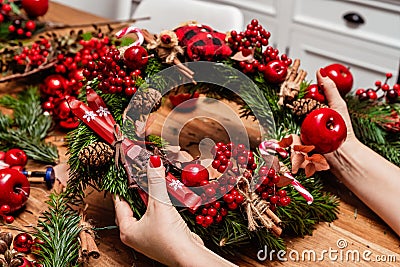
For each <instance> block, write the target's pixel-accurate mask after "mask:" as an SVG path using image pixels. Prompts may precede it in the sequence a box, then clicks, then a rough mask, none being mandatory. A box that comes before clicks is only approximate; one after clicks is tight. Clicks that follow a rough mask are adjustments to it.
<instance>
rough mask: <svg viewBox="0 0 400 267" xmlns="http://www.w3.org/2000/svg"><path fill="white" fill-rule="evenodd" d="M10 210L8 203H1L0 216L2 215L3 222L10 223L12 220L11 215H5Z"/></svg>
mask: <svg viewBox="0 0 400 267" xmlns="http://www.w3.org/2000/svg"><path fill="white" fill-rule="evenodd" d="M10 212H11V208H10V206H8V205H2V206H1V207H0V216H1V217H3V221H4V222H5V223H8V224H11V223H13V222H14V217H13V216H11V215H7V214H9V213H10Z"/></svg>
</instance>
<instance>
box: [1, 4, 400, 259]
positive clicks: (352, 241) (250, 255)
mask: <svg viewBox="0 0 400 267" xmlns="http://www.w3.org/2000/svg"><path fill="white" fill-rule="evenodd" d="M44 19H45V20H48V21H54V22H64V23H68V24H81V23H94V22H101V21H106V20H105V19H102V18H99V17H96V16H93V15H90V14H87V13H84V12H80V11H77V10H74V9H71V8H68V7H65V6H62V5H59V4H55V3H51V2H50V9H49V12H48V14H47V15H46V16H45V17H44ZM22 86H23V84H20V83H15V82H11V83H8V84H0V94H4V93H14V92H17V91H18V90H21V88H22ZM2 112H8V111H6V110H2ZM163 112H165V114H166V112H167V111H166V110H162V111H161V113H160V114H164V113H163ZM165 114H164V115H165ZM189 130H190V128H189ZM63 138H64V135H63V134H62V133H53V134H52V136H50V137H49V140H50V141H52V142H55V143H56V144H57V145H58V147H59V152H60V160H61V161H66V159H67V158H66V155H65V152H66V147H65V145H64V139H63ZM28 168H30V169H31V170H32V169H41V168H43V166H40V165H38V164H35V163H33V162H29V166H28ZM327 179H329V180H330V181H329V183H328V184H329V185H328V187H329V188H328V189H329V190H331V191H332V192H333V193H335V194H337V195H338V196H339V197H340V198H341V202H340V213H339V215H338V216H339V218H338V219H337V220H336V221H334V222H333V223H321V224H319V225H317V226H316V230H315V231H314V233H313V235H312V236H306V237H304V238H287V239H286V241H287V247H288V248H287V253H290V252H291V251H292V252H291V253H292V254H291V255H292V256H295V254H294V253H295V252H296V251H297V252H298V253H299V255H300V260H299V261H292V260H289V261H286V262H281V261H278V260H275V261H272V262H270V261H268V260H266V261H259V260H257V252H258V249H256V248H254V249H250V250H246V251H244V252H243V253H242V254H241V255H237V256H235V257H230V260H232V261H233V262H235V263H237V264H239V265H240V266H266V265H268V266H316V265H318V266H396V263H394V262H386V263H385V262H377V261H375V260H374V259H376V258H375V257H376V256H386V257H387V256H392V257H395V259H396V261H397V262H400V239H399V237H398V236H397V235H396V234H395V233H394V232H393V231H392V230H391V229H390V228H389V227H388V226H387V225H386V224H385V223H384V222H382V220H380V219H379V218H378V217H377V216H376V215H375V214H374V213H373V212H372V211H371V210H370V209H368V208H367V207H366V206H365V205H363V204H362V203H361V202H360V201H359V200H358V199H357V198H356V197H355V196H353V195H352V194H351V192H350V191H348V190H347V189H346V188H345V187H344V186H343V185H342V184H340V183H339V182H338V181H337V180H336V179H335V178H334V177H329V178H327ZM49 193H50V192H49V191H48V190H47V189H46V188H45V187H43V186H41V185H34V186H33V187H32V191H31V197H30V199H29V201H28V203H27V206H26V209H25V210H24V211H23V212H22V213H20V214H19V215H18V217H17V219H16V222H15V225H16V226H20V227H27V228H28V229H29V226H31V225H32V224H35V222H36V221H37V218H38V214H39V213H40V211H41V210H42V209H43V207H44V205H43V202H44V201H45V200H46V197H47V195H48V194H49ZM87 193H88V197H87V199H86V201H87V203H88V204H89V210H88V218H89V219H92V220H93V221H94V223H95V224H96V226H97V227H104V226H111V225H114V209H113V205H112V201H111V198H110V196H106V197H104V194H103V193H101V192H96V191H94V190H88V191H87ZM393 212H396V211H393ZM397 212H399V211H397ZM98 234H99V237H100V238H99V240H98V241H99V249H100V252H101V257H100V258H99V259H97V260H91V261H90V264H89V266H98V267H99V266H100V267H101V266H122V267H124V266H126V267H128V266H154V265H158V264H157V263H154V262H153V261H152V260H150V259H148V258H147V257H145V256H143V255H141V254H139V253H136V252H134V251H133V250H132V249H130V248H128V247H126V246H125V245H123V244H122V243H121V241H120V240H119V233H118V231H117V230H103V231H99V232H98ZM338 240H345V241H346V242H347V243H346V244H347V247H346V248H344V249H343V250H340V249H338V246H337V241H338ZM308 250H314V251H315V252H316V253H317V257H319V256H321V253H322V252H323V251H324V250H326V251H329V250H339V251H342V252H343V253H342V255H343V260H340V259H341V258H340V257H339V259H338V260H331V259H330V258H329V254H325V257H324V260H322V261H318V262H315V261H312V260H307V259H308V252H307V251H308ZM355 250H358V251H359V252H360V253H361V255H362V253H363V252H365V251H371V253H372V254H370V255H369V257H370V259H371V261H369V262H368V261H363V260H362V259H361V261H360V262H357V263H355V262H354V261H351V260H352V259H353V258H351V254H349V253H351V251H355ZM303 252H304V253H305V254H304V253H303ZM346 252H348V253H347V254H348V255H350V261H346V260H345V257H346ZM302 253H303V254H304V255H305V258H306V260H303V261H302V260H301V256H302ZM333 253H334V252H333ZM275 255H276V254H275ZM335 255H338V256H340V253H339V254H335V253H334V254H332V257H334V256H335ZM260 256H263V254H260ZM281 256H282V254H281ZM286 257H288V254H286ZM333 259H334V258H333ZM196 260H200V259H196ZM392 260H393V258H392ZM397 264H398V263H397Z"/></svg>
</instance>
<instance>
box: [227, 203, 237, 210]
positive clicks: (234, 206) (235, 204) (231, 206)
mask: <svg viewBox="0 0 400 267" xmlns="http://www.w3.org/2000/svg"><path fill="white" fill-rule="evenodd" d="M237 208H238V204H237V203H236V202H232V203H229V204H228V209H230V210H235V209H237Z"/></svg>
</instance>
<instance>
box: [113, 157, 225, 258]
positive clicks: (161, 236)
mask: <svg viewBox="0 0 400 267" xmlns="http://www.w3.org/2000/svg"><path fill="white" fill-rule="evenodd" d="M149 162H150V161H149ZM147 177H148V186H149V201H148V206H147V210H146V213H145V214H144V215H143V217H142V218H141V219H140V220H137V219H135V218H134V217H133V212H132V210H131V208H130V207H129V204H128V203H127V202H125V201H124V200H122V199H121V198H120V197H118V196H116V197H115V199H114V204H115V212H116V223H117V225H118V226H119V230H120V236H121V240H122V242H123V243H124V244H126V245H128V246H130V247H132V248H134V249H135V250H137V251H139V252H141V253H143V254H144V255H146V256H148V257H150V258H152V259H155V260H157V261H159V262H161V263H164V264H167V265H169V266H181V265H184V266H192V265H195V266H232V265H231V264H230V263H228V262H227V261H225V260H224V259H222V258H220V257H219V256H218V255H216V254H214V253H213V252H211V251H209V250H208V249H206V248H205V247H204V245H203V241H202V240H201V238H200V237H199V236H197V235H196V234H194V233H192V232H191V231H190V229H189V228H188V226H187V225H186V223H185V221H184V220H183V219H182V217H181V216H180V215H179V213H178V211H177V210H176V209H175V207H174V206H173V205H172V204H171V200H170V198H169V196H168V193H167V188H166V183H165V168H164V166H162V164H161V166H160V167H157V168H153V167H151V166H150V164H148V167H147ZM195 263H196V264H195Z"/></svg>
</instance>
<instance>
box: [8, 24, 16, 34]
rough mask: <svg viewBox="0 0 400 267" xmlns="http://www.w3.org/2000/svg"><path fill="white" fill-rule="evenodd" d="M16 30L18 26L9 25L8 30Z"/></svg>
mask: <svg viewBox="0 0 400 267" xmlns="http://www.w3.org/2000/svg"><path fill="white" fill-rule="evenodd" d="M15 30H16V28H15V26H14V25H10V26H8V31H9V32H15Z"/></svg>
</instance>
